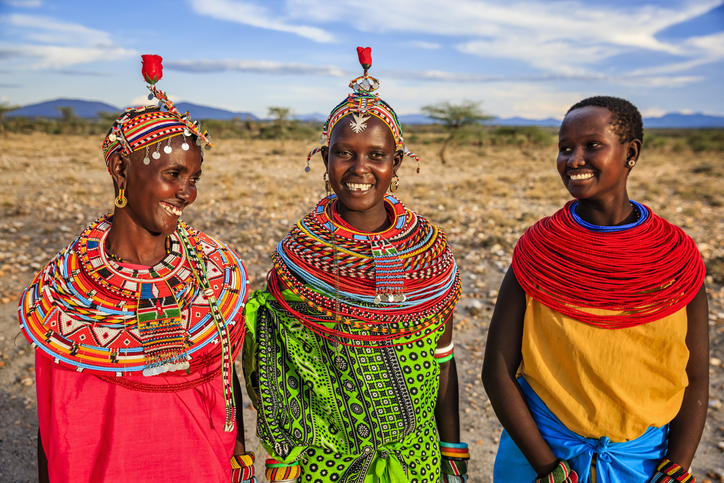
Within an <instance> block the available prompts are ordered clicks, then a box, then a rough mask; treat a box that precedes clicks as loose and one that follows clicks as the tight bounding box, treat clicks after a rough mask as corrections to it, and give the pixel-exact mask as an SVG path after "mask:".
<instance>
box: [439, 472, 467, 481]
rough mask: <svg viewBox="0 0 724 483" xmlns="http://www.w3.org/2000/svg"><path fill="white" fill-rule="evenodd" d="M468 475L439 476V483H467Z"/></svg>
mask: <svg viewBox="0 0 724 483" xmlns="http://www.w3.org/2000/svg"><path fill="white" fill-rule="evenodd" d="M467 481H468V475H447V474H445V473H443V474H441V475H440V483H467Z"/></svg>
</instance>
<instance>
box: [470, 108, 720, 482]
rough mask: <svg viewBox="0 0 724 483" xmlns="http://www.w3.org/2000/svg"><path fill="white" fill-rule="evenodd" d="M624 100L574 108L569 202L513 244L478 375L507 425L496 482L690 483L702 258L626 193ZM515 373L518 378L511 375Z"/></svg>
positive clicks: (628, 149)
mask: <svg viewBox="0 0 724 483" xmlns="http://www.w3.org/2000/svg"><path fill="white" fill-rule="evenodd" d="M642 140H643V125H642V122H641V114H640V113H639V112H638V110H637V109H636V107H634V106H633V105H632V104H631V103H630V102H628V101H625V100H623V99H618V98H614V97H592V98H588V99H585V100H583V101H581V102H579V103H577V104H575V105H574V106H573V107H571V109H570V110H569V111H568V113H567V114H566V117H565V119H564V120H563V123H562V124H561V129H560V133H559V141H558V148H559V153H558V161H557V166H558V172H559V173H560V176H561V179H562V180H563V184H564V185H565V186H566V188H567V189H568V191H569V192H570V193H571V196H573V197H574V198H576V200H575V201H572V202H569V203H568V204H567V205H566V206H565V207H564V208H563V209H562V210H560V211H558V212H557V213H556V214H554V215H553V216H552V217H548V218H544V219H543V220H541V221H539V222H538V223H536V224H535V225H533V226H532V227H531V228H529V229H528V230H527V231H526V233H525V234H524V235H523V237H521V239H520V240H519V241H518V244H517V246H516V248H515V251H514V254H513V264H512V268H513V269H512V270H509V271H508V273H507V274H506V276H505V279H504V280H503V284H502V286H501V289H500V294H499V296H498V303H497V304H496V307H495V311H494V313H493V319H492V322H491V325H490V332H489V334H488V342H487V348H486V354H485V362H484V366H483V383H484V384H485V388H486V391H487V392H488V395H489V397H490V401H491V403H492V405H493V408H494V409H495V412H496V414H497V415H498V418H499V419H500V421H501V423H502V424H503V426H504V427H505V431H504V433H503V436H502V437H501V440H500V447H499V449H498V455H497V458H496V463H495V475H494V481H496V482H530V481H532V480H534V479H536V477H538V478H541V479H545V481H550V482H555V483H560V482H562V481H564V480H568V481H574V482H575V480H576V479H580V481H583V482H588V481H599V482H641V483H644V482H647V481H654V482H658V481H672V480H674V479H675V480H677V481H692V480H693V477H691V475H689V473H688V472H687V471H686V469H687V468H689V466H690V465H691V461H692V459H693V457H694V453H695V451H696V447H697V445H698V443H699V439H700V438H701V434H702V430H703V427H704V421H705V419H706V408H707V399H708V394H707V391H708V325H707V299H706V291H705V288H704V284H703V281H704V266H703V262H702V260H701V256H700V255H699V252H698V250H697V248H696V245H695V243H694V242H693V240H692V239H691V238H689V237H688V236H687V235H686V234H684V232H683V231H682V230H680V229H679V228H677V227H675V226H673V225H671V224H669V223H668V222H666V221H665V220H663V219H662V218H659V217H658V216H656V215H654V214H653V213H652V212H651V210H650V209H649V208H647V207H646V206H644V205H642V204H639V203H636V202H634V201H631V200H629V197H628V193H627V188H626V182H627V180H628V176H629V174H630V172H631V170H632V169H633V168H634V166H636V164H637V162H638V159H639V155H640V152H641V145H642ZM516 377H518V379H516Z"/></svg>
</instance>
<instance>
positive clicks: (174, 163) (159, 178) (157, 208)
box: [123, 136, 203, 235]
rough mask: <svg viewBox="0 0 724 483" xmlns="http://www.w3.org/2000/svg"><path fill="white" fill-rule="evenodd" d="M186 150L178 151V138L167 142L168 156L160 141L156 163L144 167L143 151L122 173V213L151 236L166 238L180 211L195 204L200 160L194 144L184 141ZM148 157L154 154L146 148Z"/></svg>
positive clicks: (138, 152)
mask: <svg viewBox="0 0 724 483" xmlns="http://www.w3.org/2000/svg"><path fill="white" fill-rule="evenodd" d="M187 142H188V144H189V150H188V151H184V150H183V149H182V148H181V145H182V144H183V137H182V136H174V137H172V138H171V148H172V152H171V153H170V154H166V153H165V152H164V150H163V148H164V147H166V143H167V141H166V140H164V141H161V149H160V151H159V153H160V154H161V157H160V158H159V159H153V157H151V156H149V157H150V159H151V163H150V164H148V165H146V164H144V163H143V158H144V156H145V154H146V152H145V148H144V149H141V150H139V151H136V152H134V153H133V154H132V155H131V159H130V162H129V163H128V167H127V169H126V198H128V204H127V205H126V207H125V208H123V210H125V211H126V214H127V215H128V216H130V217H131V218H132V219H133V220H134V221H135V222H136V224H138V225H139V226H141V227H143V228H145V229H146V230H148V231H149V232H150V233H152V234H164V235H169V234H171V233H173V232H174V231H175V230H176V223H177V222H178V219H179V217H180V216H181V213H182V212H183V210H184V208H186V207H187V206H189V205H190V204H191V203H193V202H194V201H195V200H196V183H197V182H198V180H199V178H200V177H201V163H202V161H203V158H202V157H201V152H200V151H199V148H198V146H196V143H194V142H193V141H192V139H191V138H187ZM149 149H150V152H149V154H151V153H153V152H154V151H155V150H156V144H152V145H151V146H150V148H149Z"/></svg>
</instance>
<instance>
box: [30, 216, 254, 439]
mask: <svg viewBox="0 0 724 483" xmlns="http://www.w3.org/2000/svg"><path fill="white" fill-rule="evenodd" d="M111 225H112V217H111V216H110V215H107V216H105V217H103V218H101V219H99V220H97V221H96V222H94V223H93V224H92V225H91V226H89V227H88V228H87V229H86V230H85V231H84V232H83V233H82V234H81V235H80V237H78V239H76V240H75V241H74V242H73V243H72V244H71V245H70V246H69V247H68V248H66V249H65V250H64V251H63V252H61V253H59V254H58V255H57V256H56V257H55V259H53V260H52V261H51V262H50V263H49V264H48V266H47V267H46V268H45V269H44V270H43V271H41V272H40V273H39V274H38V275H37V276H36V278H35V279H34V280H33V282H32V283H31V285H30V286H29V287H28V288H27V289H26V291H25V293H24V294H23V298H22V300H21V307H20V309H19V319H20V325H21V327H22V328H23V331H24V333H25V335H26V337H27V338H28V340H29V341H30V342H31V344H33V345H34V346H35V347H38V348H39V349H40V350H42V351H43V352H45V353H46V354H48V355H49V356H51V357H52V358H53V359H54V360H55V362H56V363H60V364H64V365H67V366H70V367H73V368H75V369H76V370H77V371H79V372H82V371H84V370H90V371H91V372H93V373H94V374H97V375H99V376H100V377H102V378H103V379H104V380H110V382H115V380H116V379H118V380H121V379H126V378H123V377H121V376H124V375H131V376H132V375H134V374H141V373H142V374H143V375H144V376H149V377H150V376H154V375H157V374H162V373H165V372H170V373H171V374H173V372H175V371H176V372H178V371H185V373H186V374H190V373H195V372H198V371H199V370H200V369H202V368H204V367H207V366H209V365H211V364H218V361H219V358H221V372H222V374H223V384H224V396H225V399H226V403H227V421H226V428H225V429H226V430H228V431H230V430H231V429H232V428H233V424H234V420H235V417H234V412H235V402H234V397H233V389H232V388H233V386H232V371H231V363H232V357H233V352H234V349H236V350H238V345H239V343H240V341H241V338H242V337H243V327H241V325H240V326H239V327H238V328H235V329H234V330H233V333H232V328H233V327H234V326H235V325H236V324H237V321H241V311H242V309H243V306H244V301H245V299H246V294H247V277H246V273H245V271H244V268H243V265H242V263H241V260H239V259H238V257H237V256H236V255H235V254H234V253H233V252H232V251H231V250H229V249H228V248H227V247H225V246H224V245H223V244H221V243H220V242H218V241H216V240H214V239H212V238H210V237H208V236H206V235H203V234H201V233H199V232H197V231H195V230H193V229H191V228H190V227H188V226H187V225H186V224H185V223H183V222H179V224H178V227H177V230H176V232H175V233H174V234H173V235H171V236H170V237H169V238H168V240H169V242H168V243H169V245H168V254H167V255H166V257H164V259H163V260H161V261H160V262H159V263H158V264H156V265H154V266H152V267H149V268H147V269H139V267H133V266H131V267H129V266H127V265H124V264H121V263H118V262H116V261H115V260H113V259H112V258H110V257H108V256H107V254H106V252H105V250H104V246H105V241H106V238H107V236H108V233H109V232H110V228H111ZM217 374H218V373H217ZM103 375H115V377H110V378H107V377H103ZM118 383H119V384H120V385H123V386H125V387H128V388H130V389H136V390H141V391H154V392H155V391H163V392H166V390H165V389H164V388H163V387H159V386H158V385H156V384H148V383H144V382H138V380H137V379H134V378H132V377H131V378H128V380H127V381H124V382H118ZM194 385H195V384H194V383H191V387H193V386H194ZM173 386H174V387H173V389H174V390H181V389H184V388H186V386H188V384H185V383H181V384H177V385H173Z"/></svg>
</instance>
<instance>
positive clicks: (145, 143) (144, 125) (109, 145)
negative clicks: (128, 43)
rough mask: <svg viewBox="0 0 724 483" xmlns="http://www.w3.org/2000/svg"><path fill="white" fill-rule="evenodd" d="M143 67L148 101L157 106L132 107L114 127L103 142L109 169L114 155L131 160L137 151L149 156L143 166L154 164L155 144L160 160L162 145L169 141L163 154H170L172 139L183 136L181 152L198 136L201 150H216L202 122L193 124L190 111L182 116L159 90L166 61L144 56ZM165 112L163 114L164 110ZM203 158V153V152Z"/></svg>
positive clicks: (142, 71)
mask: <svg viewBox="0 0 724 483" xmlns="http://www.w3.org/2000/svg"><path fill="white" fill-rule="evenodd" d="M141 57H142V58H143V67H142V69H141V73H142V74H143V77H144V78H145V79H146V82H148V84H149V85H148V89H149V90H150V91H151V94H149V95H148V100H152V99H153V98H154V97H155V98H156V99H158V101H159V105H158V106H141V107H129V108H128V109H126V111H125V112H124V113H123V114H122V115H121V116H120V117H119V118H118V119H116V121H115V122H114V123H113V126H111V129H110V131H108V135H107V136H106V138H105V139H104V140H103V155H104V156H105V160H106V166H108V163H109V162H110V159H111V156H112V155H113V154H114V153H118V152H120V153H121V154H122V155H123V156H128V155H129V154H131V153H132V152H134V151H138V150H139V149H143V148H144V147H145V148H146V156H145V158H144V159H143V162H144V164H149V163H150V162H151V160H150V158H149V156H148V151H149V147H150V145H151V144H153V143H158V144H157V146H156V150H155V151H154V153H153V154H152V157H153V158H154V159H158V158H160V157H161V154H160V153H159V149H160V148H161V141H164V140H166V139H168V142H167V144H166V147H164V152H165V153H167V154H169V153H171V151H172V149H171V146H170V144H171V141H170V138H171V137H173V136H178V135H181V136H183V137H184V143H183V145H182V146H181V148H182V149H183V150H184V151H186V150H188V149H189V145H188V143H186V137H190V136H192V135H193V136H196V144H197V145H198V146H199V148H201V146H202V145H204V147H205V148H206V149H211V148H212V147H214V145H213V144H211V141H210V140H209V133H208V131H204V132H201V125H200V124H199V121H192V120H191V117H190V116H189V113H188V111H187V112H185V113H183V114H181V113H180V112H179V111H178V109H176V106H174V105H173V102H171V99H169V98H168V96H167V95H166V93H165V92H164V91H162V90H161V89H157V88H156V86H155V84H156V82H158V81H159V80H160V79H161V77H162V76H163V65H162V64H161V62H162V61H163V59H162V58H161V57H160V56H158V55H142V56H141ZM162 106H163V107H165V108H166V110H165V111H162V110H161V107H162ZM201 154H202V155H203V150H202V151H201Z"/></svg>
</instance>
